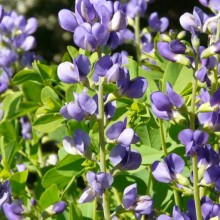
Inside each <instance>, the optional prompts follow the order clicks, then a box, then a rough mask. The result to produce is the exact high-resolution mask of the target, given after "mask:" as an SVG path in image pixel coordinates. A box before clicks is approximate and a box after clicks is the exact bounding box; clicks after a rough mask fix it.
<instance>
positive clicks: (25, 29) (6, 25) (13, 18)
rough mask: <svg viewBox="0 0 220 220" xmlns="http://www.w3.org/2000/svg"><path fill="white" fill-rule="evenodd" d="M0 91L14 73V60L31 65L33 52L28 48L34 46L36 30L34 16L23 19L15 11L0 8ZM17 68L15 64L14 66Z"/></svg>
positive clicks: (23, 64) (4, 87) (36, 23)
mask: <svg viewBox="0 0 220 220" xmlns="http://www.w3.org/2000/svg"><path fill="white" fill-rule="evenodd" d="M0 18H1V23H0V31H1V35H0V43H1V45H2V47H1V50H0V70H1V76H0V93H2V92H4V91H5V90H6V89H7V88H8V84H9V81H10V79H11V77H12V75H13V74H14V68H15V62H19V65H22V66H23V67H25V66H29V65H31V63H32V62H33V60H34V59H35V58H37V57H35V54H34V53H33V52H31V51H30V50H32V49H34V48H35V46H36V40H35V38H34V36H32V34H33V33H34V32H35V31H36V29H37V26H38V22H37V20H36V18H33V17H32V18H29V19H28V20H26V19H25V17H24V16H23V15H18V14H17V13H16V12H15V11H10V12H5V11H4V10H3V8H2V7H1V8H0ZM16 68H17V66H16Z"/></svg>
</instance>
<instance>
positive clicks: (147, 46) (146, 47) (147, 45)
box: [141, 33, 154, 53]
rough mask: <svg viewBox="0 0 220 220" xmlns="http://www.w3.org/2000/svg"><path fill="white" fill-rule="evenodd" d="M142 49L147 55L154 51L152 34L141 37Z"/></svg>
mask: <svg viewBox="0 0 220 220" xmlns="http://www.w3.org/2000/svg"><path fill="white" fill-rule="evenodd" d="M141 47H142V50H143V51H144V52H145V53H151V52H152V51H153V49H154V45H153V42H152V37H151V34H150V33H146V34H143V35H142V36H141Z"/></svg>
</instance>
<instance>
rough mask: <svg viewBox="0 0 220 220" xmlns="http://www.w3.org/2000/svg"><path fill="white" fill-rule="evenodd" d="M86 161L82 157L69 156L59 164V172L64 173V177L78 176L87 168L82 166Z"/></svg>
mask: <svg viewBox="0 0 220 220" xmlns="http://www.w3.org/2000/svg"><path fill="white" fill-rule="evenodd" d="M84 160H85V159H83V158H82V156H80V155H70V154H68V155H67V156H66V157H64V159H62V160H61V161H60V162H59V163H58V164H57V166H56V168H57V170H58V171H62V175H63V176H68V177H73V176H78V175H79V174H81V173H82V171H84V169H85V167H84V166H82V163H83V162H84Z"/></svg>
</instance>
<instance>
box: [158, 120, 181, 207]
mask: <svg viewBox="0 0 220 220" xmlns="http://www.w3.org/2000/svg"><path fill="white" fill-rule="evenodd" d="M159 124H160V137H161V142H162V149H163V154H164V156H165V157H167V156H168V153H167V148H166V138H165V133H164V128H163V121H162V120H161V119H159ZM173 194H174V200H175V204H176V205H177V206H179V207H180V200H179V193H178V191H177V190H176V189H174V188H173Z"/></svg>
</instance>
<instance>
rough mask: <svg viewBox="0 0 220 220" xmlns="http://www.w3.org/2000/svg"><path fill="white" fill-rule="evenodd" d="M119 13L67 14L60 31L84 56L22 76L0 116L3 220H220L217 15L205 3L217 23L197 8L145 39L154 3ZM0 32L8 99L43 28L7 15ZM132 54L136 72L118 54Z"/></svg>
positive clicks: (156, 24)
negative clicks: (130, 49)
mask: <svg viewBox="0 0 220 220" xmlns="http://www.w3.org/2000/svg"><path fill="white" fill-rule="evenodd" d="M121 2H122V3H123V4H122V6H121V4H120V2H119V1H107V0H104V1H103V0H76V1H75V9H74V12H72V11H70V10H68V9H62V10H61V11H60V12H59V13H58V20H59V23H60V26H61V28H63V29H64V30H66V31H68V32H70V33H72V34H73V42H74V43H75V45H76V46H77V47H79V50H77V49H76V48H73V47H72V46H68V48H67V49H68V53H66V54H65V56H64V57H63V59H62V62H61V63H60V64H59V65H58V66H56V65H55V64H53V65H52V67H49V66H47V65H45V64H40V63H39V62H35V63H34V65H33V67H35V68H34V69H33V70H31V69H28V68H26V69H25V70H24V71H21V72H20V73H18V75H20V78H19V80H20V81H21V82H22V85H21V91H16V92H15V94H14V92H13V91H12V90H10V91H9V92H11V93H12V94H11V95H10V94H9V96H8V97H9V98H8V97H6V98H5V99H6V101H3V104H2V108H3V109H4V114H3V113H1V116H0V118H1V119H2V120H1V122H0V151H1V154H2V158H3V159H2V161H1V164H0V177H1V183H0V209H1V211H0V218H1V217H2V216H3V215H4V216H5V217H6V218H7V219H25V218H30V219H39V218H41V219H42V220H44V219H49V218H55V216H54V215H56V214H60V216H61V217H60V218H63V219H72V218H73V219H75V218H76V219H84V218H85V219H87V218H89V219H106V220H110V219H114V220H115V219H125V220H126V219H133V218H136V219H141V220H143V219H159V220H163V219H164V220H166V219H174V220H175V219H186V220H203V219H205V220H208V219H211V220H216V219H218V218H219V217H220V207H219V192H220V183H219V182H220V168H219V164H220V150H219V128H220V126H219V123H220V120H219V118H220V117H219V105H220V99H219V97H220V90H219V72H220V71H219V69H220V68H219V60H220V57H219V53H220V43H219V39H220V34H219V33H220V20H219V19H220V16H219V7H218V3H217V1H215V0H210V1H208V0H207V1H202V0H201V3H202V4H203V5H204V6H206V7H208V8H211V10H212V13H214V14H208V13H207V14H206V13H204V12H203V11H202V10H201V9H200V8H198V7H195V8H194V10H193V13H192V14H190V13H185V14H184V15H182V16H181V17H180V24H181V26H182V28H183V29H184V31H182V32H180V33H177V32H175V31H174V30H170V31H169V32H168V33H165V31H166V30H167V27H168V24H169V22H168V19H167V18H165V17H160V15H159V14H158V12H153V13H152V14H149V15H147V16H146V17H147V20H146V22H145V23H144V22H143V23H142V24H143V25H144V24H147V25H148V27H146V28H144V29H141V25H140V19H145V15H146V14H145V13H146V10H147V7H148V3H149V1H146V0H131V1H127V2H125V1H121ZM0 21H1V24H0V31H1V33H4V34H3V35H2V37H1V43H2V44H1V46H2V47H1V48H2V49H1V50H0V66H1V68H2V74H1V77H2V79H4V80H2V82H3V83H1V84H0V90H1V91H4V90H5V89H6V88H7V87H8V82H9V81H7V80H8V79H9V78H10V77H11V76H12V75H13V74H14V69H13V68H14V67H13V68H12V66H13V65H15V62H16V67H18V65H17V63H18V62H22V65H24V66H28V65H29V64H30V60H31V59H29V58H31V57H32V58H33V54H32V53H29V51H30V50H32V49H33V48H34V46H35V40H34V38H33V36H32V34H33V33H34V31H35V30H36V28H37V22H36V20H35V19H34V18H31V19H29V20H26V19H25V18H24V17H23V16H19V15H17V14H16V13H15V12H9V13H7V12H4V10H3V9H2V8H1V7H0ZM143 21H144V20H143ZM127 24H129V25H130V27H128V28H127ZM132 30H134V32H135V33H132ZM158 32H159V33H158ZM186 32H189V34H190V35H191V40H190V42H187V41H186V40H185V39H184V36H185V33H186ZM201 34H202V35H203V36H204V35H207V38H205V39H208V42H207V44H203V46H202V44H200V37H201ZM127 40H128V41H127ZM124 42H126V43H127V42H129V43H132V44H133V45H134V46H135V47H136V48H135V49H136V56H135V59H136V61H135V60H134V59H133V58H132V57H131V56H130V54H128V53H127V52H124V51H123V52H117V53H112V50H114V49H116V48H117V46H118V45H119V44H121V43H124ZM201 42H202V41H201ZM7 45H9V46H7ZM207 45H208V46H207ZM154 47H155V48H154ZM117 49H118V50H120V48H117ZM142 65H143V66H142ZM15 76H16V75H15ZM32 76H33V77H32ZM39 76H40V77H39ZM5 79H7V80H5ZM17 79H18V78H16V77H15V78H14V79H13V81H12V82H13V83H14V82H16V80H17ZM19 80H17V81H19ZM27 81H28V82H27ZM29 81H30V82H29ZM32 86H33V94H34V95H33V94H32V93H31V94H27V91H26V90H27V87H31V88H32ZM14 88H15V89H16V90H19V89H20V86H19V85H16V86H14ZM12 89H13V88H12ZM35 89H36V94H37V96H39V97H35ZM9 92H8V93H9ZM6 94H7V93H4V94H2V95H1V98H3V97H4V96H6ZM23 94H24V95H25V96H24V98H23V97H22V95H23ZM26 100H27V102H26ZM41 104H42V106H40V105H41ZM36 106H38V107H39V108H38V109H37V110H36ZM7 108H8V109H9V110H7ZM14 109H15V110H14ZM23 112H25V114H26V113H28V115H30V116H31V118H33V121H31V120H28V119H27V117H25V116H24V114H23ZM33 114H34V117H32V116H33ZM18 118H19V120H20V126H19V124H18ZM31 125H33V129H32V128H31ZM19 129H20V130H21V132H20V133H21V135H22V136H23V138H21V137H20V136H21V135H19V137H17V134H20V133H19ZM48 140H49V141H48ZM47 141H48V142H47ZM45 143H46V144H45ZM47 143H48V145H47ZM47 146H50V149H49V150H50V152H51V151H53V153H52V154H50V155H49V156H48V152H47V150H48V147H47ZM51 146H52V147H51ZM47 158H49V160H47ZM32 173H34V174H36V175H37V178H35V176H34V178H33V179H34V180H32ZM8 179H10V182H9V180H8ZM35 179H36V180H35ZM25 181H26V182H27V184H25ZM30 181H31V184H30V186H31V187H30V186H29V183H30ZM32 181H33V182H34V184H33V183H32ZM33 186H36V189H35V188H34V187H33ZM137 188H138V191H139V193H138V192H137ZM29 189H30V190H29ZM138 194H140V195H141V196H139V195H138ZM173 198H174V199H173ZM20 199H22V201H23V202H21V200H20ZM29 203H30V204H29ZM84 203H87V204H84ZM88 203H90V204H88ZM33 210H34V211H33ZM85 210H86V211H85ZM58 218H59V217H58Z"/></svg>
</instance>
